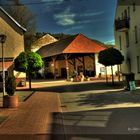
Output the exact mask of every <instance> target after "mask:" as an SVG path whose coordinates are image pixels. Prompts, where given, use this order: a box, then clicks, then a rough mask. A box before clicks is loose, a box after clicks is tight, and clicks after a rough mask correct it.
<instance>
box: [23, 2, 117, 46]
mask: <svg viewBox="0 0 140 140" xmlns="http://www.w3.org/2000/svg"><path fill="white" fill-rule="evenodd" d="M22 2H23V3H25V4H28V5H27V6H28V7H29V8H30V10H31V11H32V12H33V13H34V14H35V16H36V21H37V31H39V32H48V33H65V34H77V33H82V34H84V35H85V36H87V37H89V38H92V39H96V40H99V41H102V42H111V43H112V42H114V16H115V9H116V0H30V1H29V0H22ZM33 3H34V4H33ZM35 3H36V4H35Z"/></svg>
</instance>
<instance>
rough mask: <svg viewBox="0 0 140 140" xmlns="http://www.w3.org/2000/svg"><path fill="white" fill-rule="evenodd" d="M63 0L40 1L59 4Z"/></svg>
mask: <svg viewBox="0 0 140 140" xmlns="http://www.w3.org/2000/svg"><path fill="white" fill-rule="evenodd" d="M63 1H64V0H42V2H46V3H47V4H61V3H62V2H63Z"/></svg>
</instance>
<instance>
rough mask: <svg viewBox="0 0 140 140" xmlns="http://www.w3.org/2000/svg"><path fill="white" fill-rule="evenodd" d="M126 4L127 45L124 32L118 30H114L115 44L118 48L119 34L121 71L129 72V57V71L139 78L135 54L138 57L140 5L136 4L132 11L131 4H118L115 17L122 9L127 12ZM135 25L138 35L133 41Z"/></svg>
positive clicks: (139, 50) (139, 45)
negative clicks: (127, 21) (128, 21)
mask: <svg viewBox="0 0 140 140" xmlns="http://www.w3.org/2000/svg"><path fill="white" fill-rule="evenodd" d="M128 6H129V8H130V28H129V30H128V33H129V47H128V48H127V47H126V36H125V32H119V31H115V42H116V46H117V47H118V49H119V50H120V41H119V36H121V42H122V43H121V44H122V45H121V46H122V50H120V51H121V52H122V54H123V55H124V59H125V61H124V63H123V65H122V72H123V73H126V72H130V69H129V66H128V61H127V59H128V58H130V61H131V72H134V73H135V78H136V80H140V73H138V71H137V56H139V57H140V20H139V19H140V15H139V13H140V5H136V10H135V11H133V6H132V5H131V6H130V5H125V6H118V7H117V9H116V17H115V18H116V19H118V17H120V18H121V17H122V13H124V10H125V9H126V10H127V13H128ZM135 26H137V37H138V43H135Z"/></svg>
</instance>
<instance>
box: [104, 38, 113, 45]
mask: <svg viewBox="0 0 140 140" xmlns="http://www.w3.org/2000/svg"><path fill="white" fill-rule="evenodd" d="M104 43H105V44H112V45H115V40H114V39H112V40H108V41H106V42H104Z"/></svg>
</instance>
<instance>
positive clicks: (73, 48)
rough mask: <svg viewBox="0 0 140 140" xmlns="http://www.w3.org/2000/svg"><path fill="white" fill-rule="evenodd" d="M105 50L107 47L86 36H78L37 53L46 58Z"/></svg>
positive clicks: (44, 47)
mask: <svg viewBox="0 0 140 140" xmlns="http://www.w3.org/2000/svg"><path fill="white" fill-rule="evenodd" d="M104 49H105V47H103V46H101V45H99V44H98V43H96V42H94V41H93V40H91V39H89V38H87V37H86V36H84V35H82V34H77V35H75V36H72V37H68V38H66V39H63V40H60V41H57V42H55V43H52V44H49V45H46V46H43V47H42V48H40V49H39V50H38V51H37V53H39V54H40V55H41V56H42V57H43V58H44V57H50V56H55V55H58V54H65V53H98V52H100V51H102V50H104Z"/></svg>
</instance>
